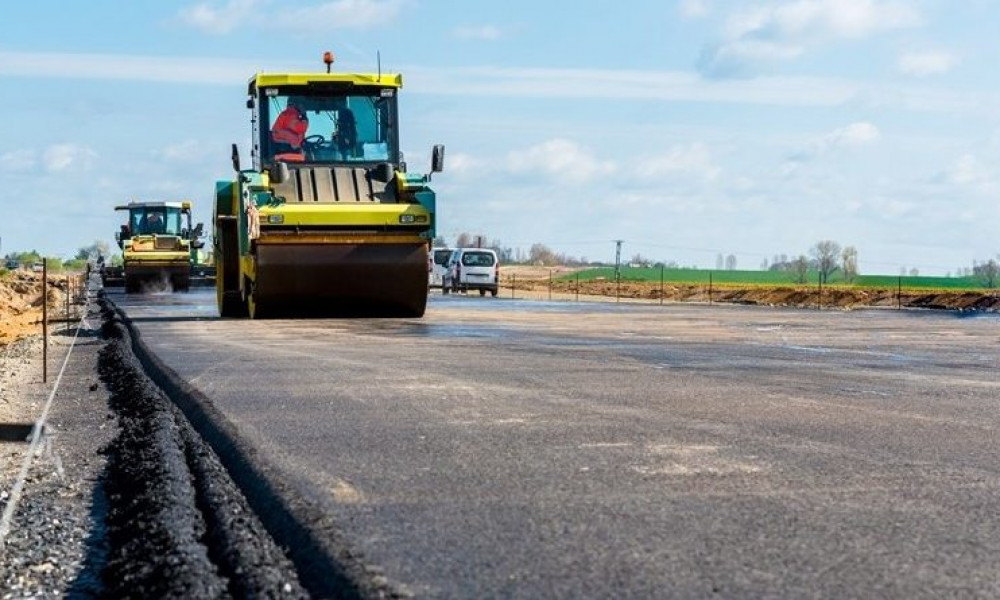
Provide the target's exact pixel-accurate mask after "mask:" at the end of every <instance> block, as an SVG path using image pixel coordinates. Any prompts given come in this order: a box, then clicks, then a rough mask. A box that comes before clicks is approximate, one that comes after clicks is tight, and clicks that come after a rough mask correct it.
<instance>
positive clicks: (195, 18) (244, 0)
mask: <svg viewBox="0 0 1000 600" xmlns="http://www.w3.org/2000/svg"><path fill="white" fill-rule="evenodd" d="M261 4H262V2H261V1H260V0H229V1H228V2H226V3H225V4H222V5H217V4H214V3H209V2H202V3H201V4H196V5H195V6H191V7H188V8H184V9H181V11H180V18H181V21H183V22H184V23H186V24H187V25H189V26H191V27H194V28H195V29H200V30H202V31H204V32H206V33H212V34H216V35H223V34H226V33H229V32H230V31H233V30H234V29H236V28H237V27H240V26H242V25H243V24H244V22H246V21H247V20H248V19H249V18H251V17H252V16H253V14H254V11H255V10H257V9H258V8H259V7H260V6H261Z"/></svg>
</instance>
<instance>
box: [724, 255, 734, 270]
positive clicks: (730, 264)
mask: <svg viewBox="0 0 1000 600" xmlns="http://www.w3.org/2000/svg"><path fill="white" fill-rule="evenodd" d="M726 270H727V271H735V270H736V255H735V254H730V255H728V256H726Z"/></svg>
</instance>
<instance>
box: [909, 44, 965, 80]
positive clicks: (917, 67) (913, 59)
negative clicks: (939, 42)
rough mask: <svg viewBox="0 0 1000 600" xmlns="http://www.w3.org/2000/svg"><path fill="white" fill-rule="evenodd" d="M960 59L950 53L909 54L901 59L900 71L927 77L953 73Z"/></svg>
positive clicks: (938, 51)
mask: <svg viewBox="0 0 1000 600" xmlns="http://www.w3.org/2000/svg"><path fill="white" fill-rule="evenodd" d="M956 64H958V59H957V58H956V57H955V56H954V55H953V54H951V53H949V52H944V51H940V50H937V51H935V50H931V51H927V52H908V53H906V54H903V55H902V56H900V57H899V65H898V66H899V71H900V72H901V73H903V74H906V75H915V76H917V77H926V76H928V75H940V74H942V73H947V72H948V71H951V70H952V69H953V68H954V67H955V65H956Z"/></svg>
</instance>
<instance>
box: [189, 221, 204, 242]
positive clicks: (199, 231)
mask: <svg viewBox="0 0 1000 600" xmlns="http://www.w3.org/2000/svg"><path fill="white" fill-rule="evenodd" d="M203 235H205V224H204V223H198V224H197V225H195V226H194V231H192V232H191V237H192V238H193V239H198V238H200V237H201V236H203Z"/></svg>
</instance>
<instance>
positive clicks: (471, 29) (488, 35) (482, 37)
mask: <svg viewBox="0 0 1000 600" xmlns="http://www.w3.org/2000/svg"><path fill="white" fill-rule="evenodd" d="M452 35H454V36H455V37H456V38H458V39H460V40H479V41H485V42H494V41H496V40H499V39H500V38H501V37H503V32H501V31H500V28H499V27H496V26H495V25H479V26H472V25H461V26H459V27H456V28H455V29H453V30H452Z"/></svg>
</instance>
